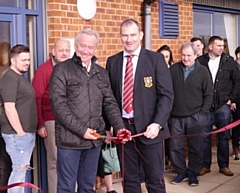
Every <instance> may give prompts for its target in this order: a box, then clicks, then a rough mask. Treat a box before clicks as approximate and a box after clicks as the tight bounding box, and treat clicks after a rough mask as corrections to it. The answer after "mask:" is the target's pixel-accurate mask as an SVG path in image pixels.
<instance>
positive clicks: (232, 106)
mask: <svg viewBox="0 0 240 193" xmlns="http://www.w3.org/2000/svg"><path fill="white" fill-rule="evenodd" d="M236 109H237V105H236V103H232V104H231V110H232V111H233V112H235V110H236Z"/></svg>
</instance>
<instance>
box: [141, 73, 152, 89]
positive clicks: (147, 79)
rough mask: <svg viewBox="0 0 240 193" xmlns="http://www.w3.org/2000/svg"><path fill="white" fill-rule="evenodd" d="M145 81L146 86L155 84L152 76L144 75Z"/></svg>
mask: <svg viewBox="0 0 240 193" xmlns="http://www.w3.org/2000/svg"><path fill="white" fill-rule="evenodd" d="M143 81H144V86H145V87H146V88H150V87H152V86H153V82H152V77H151V76H148V77H144V78H143Z"/></svg>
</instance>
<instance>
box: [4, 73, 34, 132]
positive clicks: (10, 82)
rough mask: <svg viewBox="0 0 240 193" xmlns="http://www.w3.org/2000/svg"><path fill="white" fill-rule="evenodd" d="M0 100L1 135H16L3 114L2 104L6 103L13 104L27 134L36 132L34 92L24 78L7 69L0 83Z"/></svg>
mask: <svg viewBox="0 0 240 193" xmlns="http://www.w3.org/2000/svg"><path fill="white" fill-rule="evenodd" d="M0 100H1V103H2V115H1V132H2V133H5V134H16V131H15V130H14V129H13V127H12V126H11V124H10V122H9V121H8V118H7V116H6V113H5V109H4V103H6V102H12V103H15V107H16V110H17V113H18V116H19V119H20V122H21V124H22V127H23V130H24V131H25V132H27V133H34V132H36V128H37V107H36V101H35V92H34V89H33V87H32V85H31V84H30V82H29V81H28V80H27V79H26V78H25V77H24V76H22V75H20V74H18V73H16V72H15V71H13V70H12V69H9V70H8V71H7V72H6V73H5V74H4V76H3V77H2V79H1V81H0Z"/></svg>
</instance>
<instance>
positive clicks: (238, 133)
mask: <svg viewBox="0 0 240 193" xmlns="http://www.w3.org/2000/svg"><path fill="white" fill-rule="evenodd" d="M232 115H233V121H237V120H239V119H240V109H239V107H238V108H237V109H236V111H235V112H233V113H232ZM239 137H240V125H237V126H236V127H234V128H232V146H233V149H235V148H239Z"/></svg>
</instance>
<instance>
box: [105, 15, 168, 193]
mask: <svg viewBox="0 0 240 193" xmlns="http://www.w3.org/2000/svg"><path fill="white" fill-rule="evenodd" d="M120 36H121V41H122V44H123V46H124V50H123V51H122V52H120V53H118V54H116V55H114V56H111V57H109V58H108V59H107V70H108V72H109V77H110V82H111V87H112V89H113V93H114V96H115V98H116V99H117V102H118V105H119V108H120V109H121V112H122V117H123V120H124V122H125V126H126V128H127V129H128V130H129V131H130V132H131V134H132V135H135V134H138V133H144V135H143V136H141V137H138V138H134V139H133V140H132V141H129V142H127V143H126V144H125V145H124V165H123V163H121V165H122V166H124V170H123V171H124V178H123V179H124V183H123V186H124V187H123V189H124V193H140V192H141V186H140V180H139V175H138V173H139V163H140V160H141V159H143V168H144V173H145V178H146V179H145V183H146V188H147V190H148V192H149V193H163V192H166V190H165V183H164V178H163V171H164V169H163V158H162V156H163V154H162V140H163V139H164V138H166V137H167V136H169V129H168V127H167V124H166V122H167V119H168V117H169V114H170V111H171V109H172V104H173V88H172V79H171V75H170V72H169V69H168V68H167V65H166V63H165V60H164V57H163V55H162V54H160V53H156V52H153V51H149V50H146V49H144V48H142V47H141V46H140V41H141V40H142V37H143V32H142V31H141V29H140V25H139V23H138V22H137V21H135V20H133V19H128V20H125V21H124V22H123V23H122V24H121V28H120ZM128 55H132V56H133V58H132V63H133V78H134V88H133V90H134V91H133V93H134V94H133V95H134V96H133V110H132V111H131V112H128V113H127V112H126V111H125V110H124V109H123V91H124V77H125V69H126V63H127V56H128ZM117 132H118V131H115V133H117ZM138 151H139V152H138ZM118 152H119V158H120V161H121V160H122V159H121V158H122V155H121V152H122V146H121V145H119V146H118ZM122 169H123V168H122Z"/></svg>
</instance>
